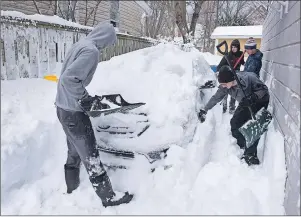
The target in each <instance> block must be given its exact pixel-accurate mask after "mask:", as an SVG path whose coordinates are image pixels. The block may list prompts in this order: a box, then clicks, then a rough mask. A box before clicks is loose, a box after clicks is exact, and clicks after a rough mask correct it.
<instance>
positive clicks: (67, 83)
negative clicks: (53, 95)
mask: <svg viewBox="0 0 301 217" xmlns="http://www.w3.org/2000/svg"><path fill="white" fill-rule="evenodd" d="M98 55H99V52H98V51H97V50H96V49H86V50H82V51H81V53H80V54H79V55H78V57H77V59H76V60H75V61H74V62H73V63H72V64H70V65H69V66H68V67H67V68H66V70H65V71H64V73H63V74H62V76H61V77H60V80H61V83H62V85H63V86H64V88H66V89H67V90H68V92H69V93H70V95H71V97H73V98H76V99H82V98H84V97H87V96H88V92H87V90H86V88H85V87H84V86H83V84H82V81H84V80H85V79H86V78H87V77H88V75H89V73H94V72H95V69H96V65H97V64H98V61H99V57H98ZM93 69H94V70H93Z"/></svg>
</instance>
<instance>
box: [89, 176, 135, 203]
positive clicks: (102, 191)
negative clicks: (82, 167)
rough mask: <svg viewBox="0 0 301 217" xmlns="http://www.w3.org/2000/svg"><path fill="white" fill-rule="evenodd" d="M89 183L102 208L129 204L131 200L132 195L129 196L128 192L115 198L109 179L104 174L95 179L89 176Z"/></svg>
mask: <svg viewBox="0 0 301 217" xmlns="http://www.w3.org/2000/svg"><path fill="white" fill-rule="evenodd" d="M90 181H91V183H92V185H93V187H94V190H95V192H96V194H97V195H98V196H99V198H100V199H101V201H102V205H103V206H104V207H108V206H118V205H120V204H124V203H129V202H130V201H131V200H132V199H133V196H134V195H132V194H129V193H128V192H125V193H124V194H123V196H121V197H118V198H116V194H115V192H114V191H113V188H112V185H111V182H110V179H109V177H108V175H107V173H106V172H104V173H102V174H101V175H98V176H95V177H93V176H91V177H90Z"/></svg>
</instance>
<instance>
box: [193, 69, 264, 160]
mask: <svg viewBox="0 0 301 217" xmlns="http://www.w3.org/2000/svg"><path fill="white" fill-rule="evenodd" d="M236 74H237V77H238V79H239V81H240V83H241V84H242V87H243V89H244V91H245V93H246V97H245V95H244V93H243V91H242V89H241V88H240V87H239V86H238V85H237V82H236V80H235V77H234V75H233V73H232V71H231V69H230V67H229V66H222V67H221V69H220V71H219V74H218V82H219V83H220V86H219V87H218V90H217V92H216V93H215V94H214V95H213V96H212V97H211V98H210V100H209V101H208V102H207V104H206V105H205V107H204V108H203V109H201V110H200V111H199V113H198V118H199V120H200V122H201V123H203V122H204V121H205V119H206V114H207V112H208V110H210V109H212V108H213V107H214V106H215V105H216V104H217V103H218V102H220V101H221V100H222V99H223V98H224V97H225V96H226V95H227V94H229V95H231V96H232V97H233V98H235V100H237V101H238V102H239V105H238V107H237V108H236V110H235V112H234V114H233V117H232V119H231V121H230V125H231V132H232V136H233V137H234V138H236V140H237V145H238V146H239V147H240V148H242V149H245V151H244V154H243V156H242V159H244V160H245V161H246V163H247V164H248V165H252V164H259V163H260V162H259V160H258V157H257V145H258V142H259V139H258V140H257V141H255V142H254V143H253V145H252V146H250V147H249V148H245V147H246V140H245V138H244V136H243V135H242V134H241V133H240V132H239V130H238V129H239V128H240V127H241V126H243V125H244V124H245V123H246V122H247V121H248V120H251V119H252V117H251V114H250V111H249V109H248V107H249V106H250V107H251V109H252V111H253V112H254V113H256V112H258V111H259V110H260V109H261V108H263V107H264V108H267V107H268V104H269V100H270V95H269V90H268V87H267V86H266V85H265V84H264V83H263V82H262V81H261V80H260V79H259V78H258V77H257V76H256V74H255V73H253V72H247V73H246V72H237V73H236Z"/></svg>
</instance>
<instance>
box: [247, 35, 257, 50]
mask: <svg viewBox="0 0 301 217" xmlns="http://www.w3.org/2000/svg"><path fill="white" fill-rule="evenodd" d="M245 49H246V50H252V49H256V41H255V39H254V38H253V37H250V38H249V39H248V40H247V41H246V44H245Z"/></svg>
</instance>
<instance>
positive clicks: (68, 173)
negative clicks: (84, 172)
mask: <svg viewBox="0 0 301 217" xmlns="http://www.w3.org/2000/svg"><path fill="white" fill-rule="evenodd" d="M67 146H68V156H67V162H66V164H65V165H64V169H65V181H66V185H67V193H72V191H74V190H75V189H76V188H77V187H78V186H79V183H80V180H79V172H80V163H81V160H80V156H79V155H78V153H77V151H76V149H75V147H74V145H72V144H71V143H70V142H69V140H68V138H67Z"/></svg>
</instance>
